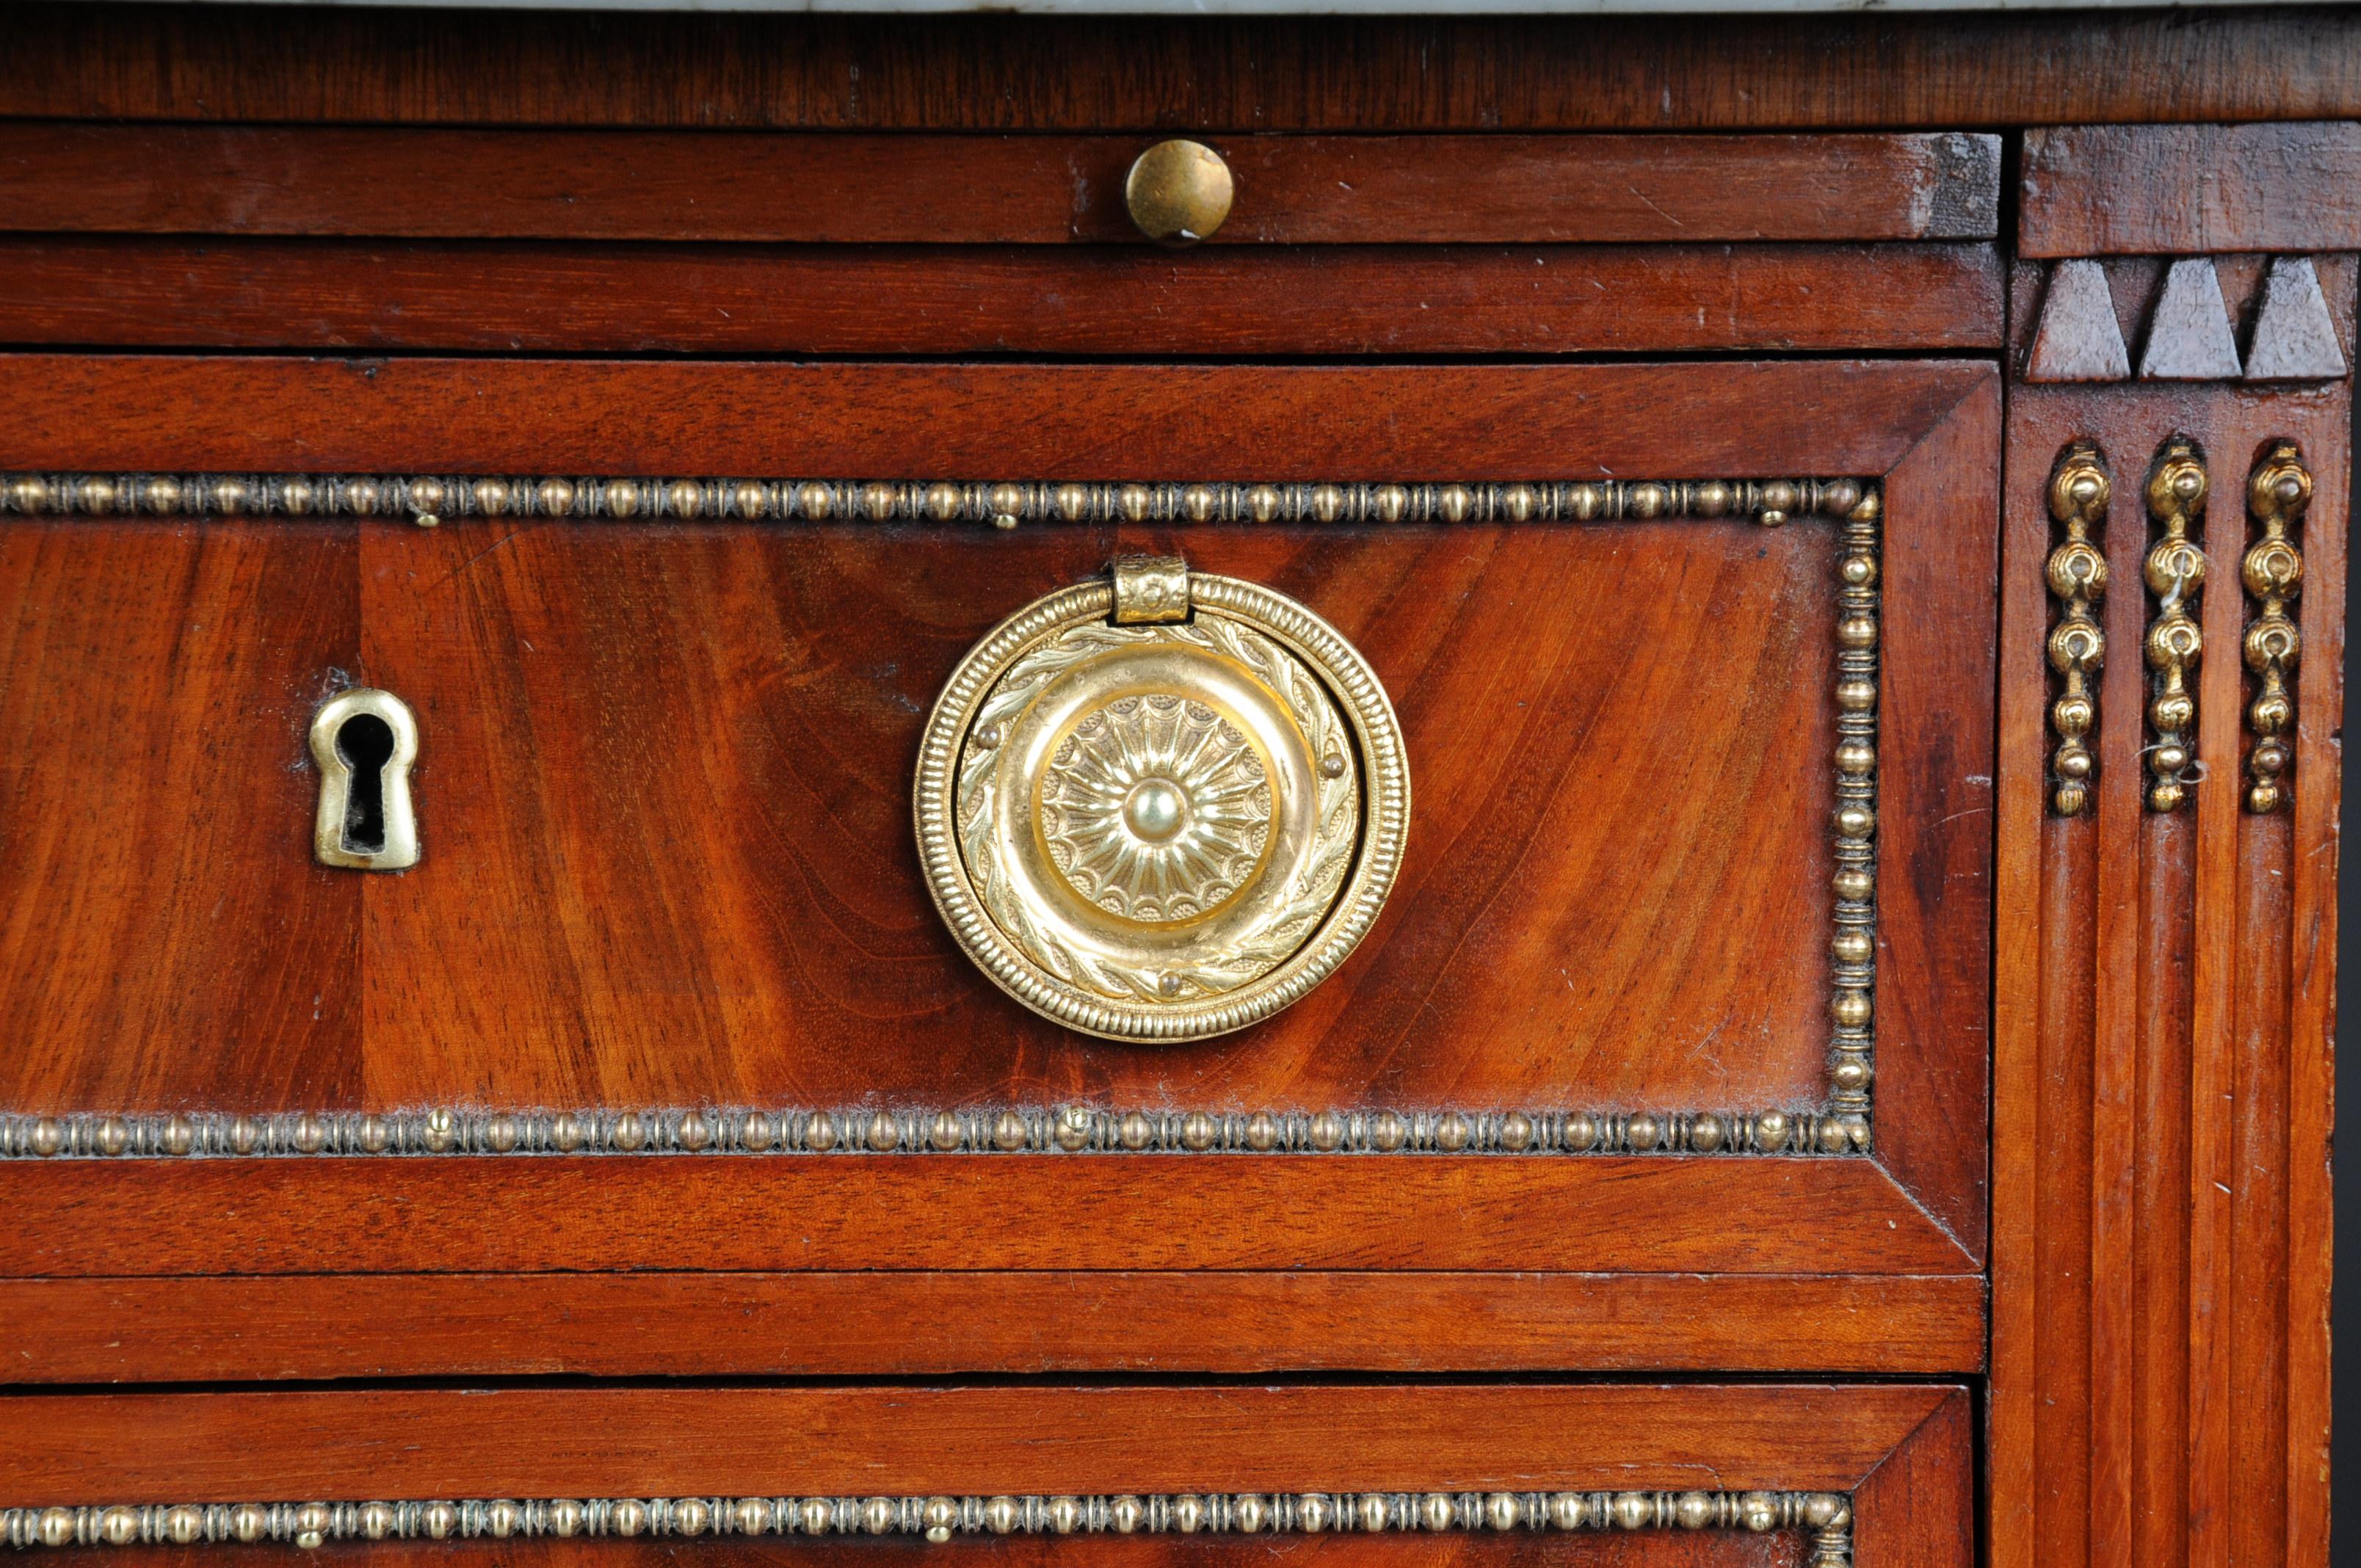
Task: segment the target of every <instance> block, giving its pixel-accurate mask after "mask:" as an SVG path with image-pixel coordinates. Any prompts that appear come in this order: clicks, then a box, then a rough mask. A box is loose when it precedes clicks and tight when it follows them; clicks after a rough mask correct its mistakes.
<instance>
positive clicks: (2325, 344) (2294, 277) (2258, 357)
mask: <svg viewBox="0 0 2361 1568" xmlns="http://www.w3.org/2000/svg"><path fill="white" fill-rule="evenodd" d="M2344 374H2345V348H2344V345H2342V344H2340V343H2338V342H2337V341H2336V323H2335V321H2334V319H2333V318H2332V317H2331V316H2330V315H2329V313H2328V299H2327V296H2325V295H2324V294H2323V293H2322V292H2321V291H2320V273H2319V272H2318V271H2317V270H2316V269H2314V268H2313V267H2312V258H2311V257H2309V256H2281V257H2278V258H2274V259H2273V260H2272V262H2271V269H2270V271H2269V272H2268V274H2266V275H2265V276H2264V279H2263V307H2262V309H2261V310H2259V311H2257V313H2255V337H2254V342H2253V343H2252V344H2251V345H2249V346H2248V348H2247V350H2246V379H2247V380H2249V381H2333V380H2335V379H2337V378H2339V377H2341V376H2343V375H2344Z"/></svg>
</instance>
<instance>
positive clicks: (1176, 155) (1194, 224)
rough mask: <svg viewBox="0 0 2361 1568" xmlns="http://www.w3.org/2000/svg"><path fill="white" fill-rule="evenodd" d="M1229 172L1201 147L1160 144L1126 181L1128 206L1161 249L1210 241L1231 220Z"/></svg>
mask: <svg viewBox="0 0 2361 1568" xmlns="http://www.w3.org/2000/svg"><path fill="white" fill-rule="evenodd" d="M1232 193H1233V187H1232V186H1231V183H1230V166H1229V165H1228V164H1226V163H1224V162H1223V161H1222V155H1221V154H1220V153H1218V152H1215V151H1214V150H1213V148H1210V147H1207V146H1206V145H1205V144H1204V143H1202V142H1194V141H1160V142H1158V143H1157V144H1156V145H1155V146H1154V147H1151V148H1148V150H1147V151H1146V152H1143V153H1141V154H1140V155H1139V157H1138V158H1137V159H1135V160H1134V161H1133V163H1132V166H1131V172H1130V173H1129V174H1127V175H1126V176H1124V181H1123V204H1124V205H1125V206H1126V207H1128V208H1130V209H1131V221H1132V222H1133V223H1135V224H1137V225H1139V232H1140V233H1142V234H1144V235H1146V236H1148V238H1150V239H1152V240H1154V241H1155V242H1156V243H1157V244H1159V245H1194V244H1196V243H1197V242H1198V241H1199V240H1201V239H1211V238H1212V237H1213V231H1214V230H1215V229H1218V228H1220V227H1221V226H1222V220H1223V219H1224V218H1226V217H1228V216H1229V215H1230V197H1231V195H1232Z"/></svg>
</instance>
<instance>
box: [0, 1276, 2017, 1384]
mask: <svg viewBox="0 0 2361 1568" xmlns="http://www.w3.org/2000/svg"><path fill="white" fill-rule="evenodd" d="M1983 1306H1984V1290H1983V1282H1982V1279H1981V1278H1979V1277H1976V1276H1973V1275H1963V1274H1950V1275H1898V1276H1889V1277H1839V1276H1826V1275H1730V1274H1717V1275H1696V1274H1614V1275H1609V1274H1562V1273H1514V1274H1465V1273H1459V1274H1454V1273H1434V1272H1427V1273H1411V1274H1370V1273H1312V1272H1237V1271H1227V1272H1224V1271H1214V1270H1204V1271H1199V1272H1195V1273H1180V1272H1170V1271H1166V1272H1137V1271H1132V1272H1122V1273H1114V1272H1102V1273H1097V1274H1093V1275H1090V1276H1082V1275H1080V1274H1077V1273H1074V1272H1069V1271H1044V1272H1028V1273H1007V1272H1000V1273H983V1272H974V1271H970V1272H961V1273H952V1274H939V1273H938V1274H906V1273H885V1272H862V1273H825V1272H810V1273H801V1274H721V1275H717V1274H710V1273H703V1274H697V1273H682V1272H669V1273H664V1272H657V1273H636V1274H544V1275H534V1276H521V1275H500V1274H456V1275H453V1274H437V1275H386V1274H325V1275H243V1276H236V1277H186V1276H183V1277H172V1278H154V1277H150V1278H119V1277H118V1278H47V1279H16V1280H6V1281H0V1343H6V1344H8V1345H10V1346H11V1347H12V1352H13V1354H12V1355H11V1358H10V1360H9V1364H8V1366H9V1377H10V1380H11V1381H12V1382H16V1383H23V1384H36V1383H38V1384H82V1383H88V1384H96V1383H115V1384H135V1383H148V1384H155V1383H208V1382H260V1381H269V1380H288V1379H302V1380H316V1379H326V1378H336V1377H343V1378H369V1379H388V1378H402V1377H464V1376H597V1377H652V1376H663V1377H700V1376H702V1377H733V1376H888V1377H901V1376H954V1375H957V1374H958V1373H961V1372H962V1371H965V1370H968V1369H970V1368H973V1367H983V1366H989V1367H995V1368H998V1369H1000V1370H1002V1371H1004V1372H1007V1373H1013V1374H1027V1373H1031V1374H1059V1373H1064V1374H1075V1373H1093V1374H1098V1373H1108V1374H1126V1373H1127V1374H1150V1373H1174V1372H1184V1371H1185V1372H1197V1373H1246V1372H1279V1371H1287V1370H1293V1371H1299V1372H1352V1371H1362V1372H1385V1373H1396V1374H1399V1373H1418V1374H1434V1373H1444V1372H1521V1371H1529V1370H1532V1369H1533V1368H1537V1367H1550V1366H1559V1367H1576V1366H1579V1367H1581V1368H1583V1369H1585V1370H1589V1371H1601V1372H1619V1371H1620V1372H1643V1373H1653V1372H1717V1371H1718V1372H1765V1373H1770V1372H1799V1371H1801V1372H1828V1373H1843V1372H1850V1373H1880V1374H1894V1373H1917V1374H1926V1373H1965V1372H1974V1371H1976V1370H1978V1369H1979V1368H1981V1367H1982V1365H1983V1341H1984V1330H1983V1321H1984V1320H1983ZM657 1321H660V1322H662V1323H663V1324H664V1332H663V1333H660V1334H652V1333H650V1332H648V1325H649V1323H651V1322H657Z"/></svg>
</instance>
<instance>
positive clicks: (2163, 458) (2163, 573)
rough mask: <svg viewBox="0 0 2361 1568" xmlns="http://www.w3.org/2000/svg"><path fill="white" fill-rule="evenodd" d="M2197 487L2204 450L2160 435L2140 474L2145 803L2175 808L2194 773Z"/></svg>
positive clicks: (2201, 505) (2198, 635)
mask: <svg viewBox="0 0 2361 1568" xmlns="http://www.w3.org/2000/svg"><path fill="white" fill-rule="evenodd" d="M2205 491H2206V478H2205V455H2204V453H2203V452H2202V451H2200V450H2199V449H2198V445H2197V444H2196V443H2195V442H2193V441H2191V440H2190V439H2189V438H2188V437H2187V436H2185V435H2176V436H2174V437H2173V438H2172V439H2171V440H2169V441H2168V442H2166V443H2165V444H2164V446H2163V448H2162V450H2160V451H2159V452H2158V454H2157V459H2156V467H2155V469H2154V470H2153V471H2152V472H2151V473H2150V475H2149V476H2148V481H2147V510H2148V515H2149V517H2151V518H2153V519H2154V520H2155V521H2156V523H2157V525H2158V527H2159V528H2160V529H2161V530H2162V531H2163V532H2162V533H2161V535H2160V536H2159V537H2158V540H2157V542H2156V543H2155V545H2154V546H2153V547H2151V548H2150V549H2149V551H2148V553H2147V567H2146V572H2145V576H2147V587H2148V591H2149V592H2150V593H2152V594H2154V595H2155V596H2156V601H2157V602H2156V613H2155V616H2154V618H2153V619H2151V620H2149V622H2148V628H2147V643H2146V652H2147V663H2148V668H2149V669H2151V670H2153V671H2155V672H2156V675H2155V679H2154V680H2153V682H2152V683H2151V685H2150V690H2149V696H2148V704H2147V720H2148V727H2149V729H2150V730H2151V731H2152V732H2153V736H2154V738H2153V739H2152V740H2150V741H2149V743H2148V748H2147V765H2148V773H2150V775H2151V776H2150V778H2149V780H2148V786H2147V804H2148V808H2149V809H2150V810H2152V811H2178V810H2179V809H2180V806H2181V803H2182V802H2184V801H2186V800H2187V799H2188V798H2189V785H2190V784H2191V782H2193V780H2194V778H2195V774H2194V773H2192V772H2191V764H2192V763H2194V762H2195V761H2196V736H2197V694H2196V693H2195V692H2193V691H2191V690H2190V689H2189V676H2190V674H2191V672H2193V671H2194V670H2195V669H2196V668H2197V662H2198V660H2199V659H2200V658H2202V656H2203V655H2204V652H2205V633H2204V632H2203V631H2202V630H2201V629H2200V628H2199V627H2198V624H2197V620H2196V617H2195V616H2194V615H2192V614H2191V609H2193V608H2194V606H2195V605H2196V603H2197V596H2198V595H2199V594H2200V593H2201V592H2202V591H2203V589H2204V586H2205V552H2204V551H2202V550H2201V549H2199V548H2198V546H2197V542H2196V540H2195V539H2194V538H2192V537H2191V535H2192V533H2193V532H2195V530H2196V527H2197V525H2198V522H2199V520H2201V519H2202V518H2203V517H2204V515H2205Z"/></svg>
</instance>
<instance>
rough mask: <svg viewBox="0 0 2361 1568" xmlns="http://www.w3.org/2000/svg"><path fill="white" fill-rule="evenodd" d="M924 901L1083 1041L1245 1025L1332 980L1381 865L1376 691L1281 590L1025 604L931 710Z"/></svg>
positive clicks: (1391, 818)
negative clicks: (931, 901) (1085, 1036)
mask: <svg viewBox="0 0 2361 1568" xmlns="http://www.w3.org/2000/svg"><path fill="white" fill-rule="evenodd" d="M915 795H916V802H915V805H916V811H917V829H918V850H919V854H920V856H921V857H922V859H923V860H924V861H925V864H926V872H927V880H928V887H929V888H930V889H931V891H932V892H933V894H934V898H935V904H936V907H938V908H939V909H940V910H941V912H942V916H943V919H944V920H945V921H946V922H947V923H948V924H949V925H950V928H951V931H952V933H953V934H954V935H955V936H957V937H958V938H959V940H960V943H961V946H962V947H964V948H966V949H967V952H968V955H969V956H970V957H971V958H972V959H975V961H976V963H977V964H978V965H980V966H982V968H983V971H984V972H985V973H986V974H988V975H990V976H991V977H992V978H993V979H994V981H997V982H999V984H1000V985H1001V986H1002V988H1003V989H1005V990H1006V991H1007V992H1009V994H1011V995H1012V996H1015V997H1016V999H1017V1000H1018V1001H1020V1002H1022V1003H1025V1004H1026V1005H1027V1006H1028V1007H1031V1008H1032V1009H1034V1011H1036V1012H1038V1013H1042V1014H1047V1015H1048V1016H1049V1017H1052V1018H1055V1019H1057V1020H1058V1021H1059V1022H1060V1023H1062V1024H1065V1025H1069V1026H1071V1027H1072V1028H1075V1029H1079V1030H1082V1031H1084V1032H1085V1033H1089V1034H1093V1035H1100V1036H1107V1037H1109V1038H1113V1039H1127V1040H1192V1039H1202V1038H1203V1037H1205V1036H1210V1035H1219V1034H1224V1033H1226V1032H1227V1031H1229V1030H1232V1029H1238V1028H1243V1027H1245V1026H1246V1025H1248V1024H1252V1023H1254V1022H1256V1021H1257V1020H1258V1019H1262V1018H1267V1017H1268V1016H1269V1015H1270V1014H1273V1013H1276V1012H1278V1011H1279V1009H1280V1008H1282V1007H1285V1006H1287V1005H1288V1004H1289V1003H1293V1002H1295V1001H1296V1000H1298V999H1299V998H1301V996H1302V995H1303V994H1304V993H1305V992H1309V991H1310V990H1311V989H1312V987H1313V986H1315V985H1317V984H1319V983H1320V981H1323V980H1324V979H1326V978H1327V976H1328V975H1329V974H1331V973H1332V972H1334V970H1335V969H1336V966H1337V965H1339V964H1340V963H1342V962H1344V960H1345V956H1346V955H1347V954H1349V953H1350V952H1351V951H1352V950H1353V948H1354V947H1355V946H1356V944H1358V943H1359V941H1360V940H1361V938H1363V937H1364V936H1366V935H1367V932H1368V929H1369V927H1370V925H1371V924H1372V923H1373V922H1374V921H1375V920H1376V919H1377V916H1378V910H1379V908H1381V907H1382V906H1383V905H1384V904H1385V900H1386V894H1387V893H1388V892H1389V890H1390V889H1391V888H1392V886H1393V881H1394V873H1395V872H1396V871H1397V870H1398V869H1399V868H1400V864H1401V852H1402V842H1403V839H1404V838H1405V836H1406V834H1407V832H1408V829H1409V825H1410V772H1409V768H1408V766H1407V764H1406V762H1405V761H1404V758H1403V753H1402V738H1401V729H1400V725H1399V724H1397V723H1396V722H1395V719H1394V712H1393V705H1392V704H1391V703H1390V702H1389V701H1388V700H1387V698H1386V694H1385V688H1384V687H1383V686H1381V685H1378V678H1377V675H1376V674H1375V673H1374V672H1372V671H1371V670H1370V668H1369V666H1368V664H1367V662H1365V661H1364V660H1363V659H1362V657H1361V656H1360V654H1359V653H1358V652H1355V651H1354V648H1353V646H1352V644H1351V643H1349V642H1347V641H1345V639H1344V638H1343V637H1342V636H1341V635H1339V634H1338V633H1337V631H1336V630H1335V629H1334V627H1331V626H1330V625H1329V624H1328V623H1327V622H1326V621H1324V620H1321V619H1320V618H1319V617H1318V616H1316V615H1314V614H1312V611H1310V610H1309V609H1305V608H1304V607H1303V606H1302V605H1301V604H1298V603H1296V602H1295V601H1294V600H1293V599H1290V598H1287V597H1286V596H1285V595H1283V594H1278V593H1274V592H1272V591H1271V590H1270V589H1268V588H1265V587H1257V585H1255V584H1253V583H1246V582H1240V581H1237V580H1236V579H1235V578H1230V577H1217V576H1207V575H1205V574H1202V573H1194V572H1187V571H1186V570H1185V568H1183V567H1182V565H1181V564H1180V562H1178V561H1156V562H1146V561H1143V562H1120V563H1117V565H1116V568H1115V576H1114V578H1113V579H1112V580H1101V581H1097V582H1092V583H1085V584H1082V585H1081V586H1080V587H1071V588H1067V589H1064V590H1063V591H1061V592H1059V593H1054V594H1051V595H1049V597H1048V598H1042V599H1038V600H1036V601H1035V602H1034V603H1032V604H1030V605H1027V607H1026V608H1025V609H1022V610H1020V611H1018V612H1017V613H1016V615H1014V616H1012V617H1010V618H1009V619H1008V620H1005V621H1003V622H1002V623H1001V624H1000V625H999V626H998V627H997V628H995V629H994V630H993V632H992V633H991V635H989V636H987V637H986V638H985V639H984V640H983V641H982V642H980V643H978V644H977V645H976V646H975V647H974V648H973V649H972V650H971V651H970V652H969V653H968V655H967V657H966V658H965V659H963V660H961V663H960V665H959V668H958V669H957V670H956V671H954V672H953V673H952V674H951V678H950V682H949V684H948V685H945V686H944V688H943V693H942V696H939V698H937V699H936V702H935V708H934V712H933V714H932V715H931V716H930V717H929V718H928V721H927V730H926V740H925V743H924V745H923V747H922V749H921V751H920V752H919V759H918V776H917V787H916V791H915Z"/></svg>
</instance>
